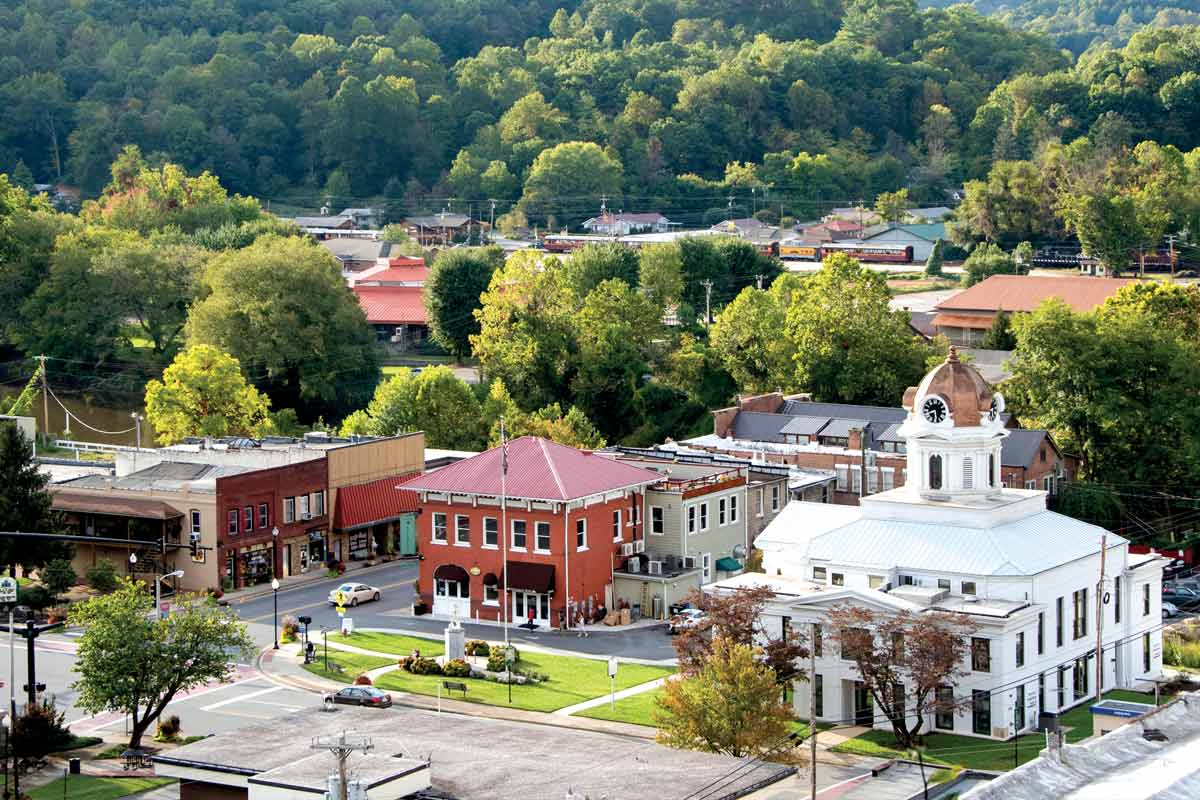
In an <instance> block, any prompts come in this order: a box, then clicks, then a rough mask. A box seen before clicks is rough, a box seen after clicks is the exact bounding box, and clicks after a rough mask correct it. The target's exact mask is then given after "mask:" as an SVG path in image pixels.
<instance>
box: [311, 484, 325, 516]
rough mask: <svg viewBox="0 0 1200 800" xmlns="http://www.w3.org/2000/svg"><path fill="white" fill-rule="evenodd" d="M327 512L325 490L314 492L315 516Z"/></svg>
mask: <svg viewBox="0 0 1200 800" xmlns="http://www.w3.org/2000/svg"><path fill="white" fill-rule="evenodd" d="M324 513H325V490H324V489H322V490H321V491H319V492H313V516H314V517H319V516H322V515H323V514H324Z"/></svg>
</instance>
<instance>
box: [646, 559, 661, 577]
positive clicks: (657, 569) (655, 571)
mask: <svg viewBox="0 0 1200 800" xmlns="http://www.w3.org/2000/svg"><path fill="white" fill-rule="evenodd" d="M646 571H647V572H649V573H650V574H651V575H662V574H663V562H661V561H651V562H650V568H649V569H648V570H646Z"/></svg>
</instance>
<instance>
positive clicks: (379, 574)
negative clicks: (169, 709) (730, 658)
mask: <svg viewBox="0 0 1200 800" xmlns="http://www.w3.org/2000/svg"><path fill="white" fill-rule="evenodd" d="M417 569H418V565H417V563H416V562H412V561H405V562H399V561H398V562H395V563H392V564H388V565H386V566H382V567H377V568H375V569H372V570H368V571H366V572H363V573H359V572H357V571H355V572H352V573H349V574H348V575H346V576H343V578H344V579H349V580H351V581H354V582H360V581H361V582H362V583H366V584H368V585H370V586H374V587H376V588H378V589H379V590H380V593H381V594H382V599H381V600H380V601H379V602H378V603H364V604H362V605H360V606H358V607H357V608H354V609H347V610H346V616H348V617H350V618H351V619H353V620H354V625H355V627H358V628H391V629H395V630H404V631H412V632H417V633H429V634H440V633H441V632H442V631H443V630H445V628H446V621H445V620H437V619H430V618H428V617H414V616H412V614H411V613H410V611H411V607H412V598H413V595H412V582H413V579H414V578H416V577H417ZM339 583H341V580H335V579H330V580H328V581H320V582H317V583H315V584H309V585H306V586H299V587H296V588H294V589H281V590H280V591H279V616H280V617H281V618H282V617H283V616H284V615H285V614H290V615H292V616H296V617H298V616H302V615H308V616H311V617H312V618H313V622H312V628H311V634H312V635H313V638H318V635H317V634H318V632H319V631H320V628H321V626H322V625H325V626H328V627H330V628H339V627H340V621H339V619H338V616H337V612H336V611H335V610H334V608H333V606H332V605H330V604H329V602H328V597H329V592H330V590H331V589H332V588H333V587H335V586H337V585H338V584H339ZM234 608H235V609H236V611H237V613H238V616H240V617H241V618H242V619H243V620H245V621H246V622H247V623H248V625H249V629H250V634H251V636H253V637H254V640H255V642H257V643H258V644H259V645H260V646H263V647H266V646H268V645H270V644H271V643H272V642H273V641H274V630H273V625H274V607H273V600H272V598H271V596H270V595H267V596H266V597H260V598H256V599H253V600H247V601H245V602H242V603H237V604H235V605H234ZM463 627H465V628H466V630H467V636H468V637H470V638H476V639H499V638H501V637H502V633H501V629H500V628H499V627H497V626H495V625H477V624H472V623H467V624H464V626H463ZM593 630H595V629H593ZM509 635H510V638H512V639H513V640H515V641H526V642H532V643H536V644H539V645H541V646H543V647H552V648H555V649H558V650H570V651H573V652H577V653H585V654H589V655H616V656H620V657H621V658H642V659H647V660H652V661H657V660H663V659H670V658H674V657H675V651H674V649H673V648H672V647H671V640H670V637H669V636H667V633H666V629H665V628H664V627H662V626H659V627H656V628H639V629H633V630H629V631H609V630H597V631H596V632H595V633H592V635H591V636H588V637H580V636H577V635H576V634H575V633H559V632H557V631H550V630H546V629H541V630H537V631H528V630H523V629H521V628H517V627H513V628H511V629H510V630H509Z"/></svg>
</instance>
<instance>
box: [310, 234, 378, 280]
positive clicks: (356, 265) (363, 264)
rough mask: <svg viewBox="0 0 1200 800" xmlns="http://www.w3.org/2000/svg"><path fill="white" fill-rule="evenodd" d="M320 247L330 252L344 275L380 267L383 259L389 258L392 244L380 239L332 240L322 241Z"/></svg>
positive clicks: (339, 238)
mask: <svg viewBox="0 0 1200 800" xmlns="http://www.w3.org/2000/svg"><path fill="white" fill-rule="evenodd" d="M320 245H321V246H322V247H324V248H325V249H326V250H328V251H329V252H330V253H331V254H332V255H333V257H334V258H336V259H337V260H338V263H339V264H341V265H342V273H343V274H350V273H356V272H362V271H363V270H366V269H371V268H372V267H375V266H378V264H379V260H380V259H381V258H386V257H387V252H388V250H390V249H391V243H390V242H384V241H381V240H379V239H351V238H348V237H347V238H342V237H338V238H330V239H322V240H320Z"/></svg>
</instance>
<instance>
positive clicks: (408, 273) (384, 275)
mask: <svg viewBox="0 0 1200 800" xmlns="http://www.w3.org/2000/svg"><path fill="white" fill-rule="evenodd" d="M396 260H397V259H393V260H392V262H391V263H388V264H387V265H385V266H375V267H371V268H370V269H364V270H363V271H362V272H359V273H357V274H356V275H354V276H353V280H354V284H355V285H356V286H362V285H367V286H373V285H387V284H389V283H390V284H396V283H421V284H423V283H424V282H425V280H426V279H427V278H428V277H429V268H428V267H426V266H425V262H424V261H421V260H420V259H405V262H406V263H403V264H396V263H394V262H395V261H396ZM411 261H416V263H408V262H411Z"/></svg>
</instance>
